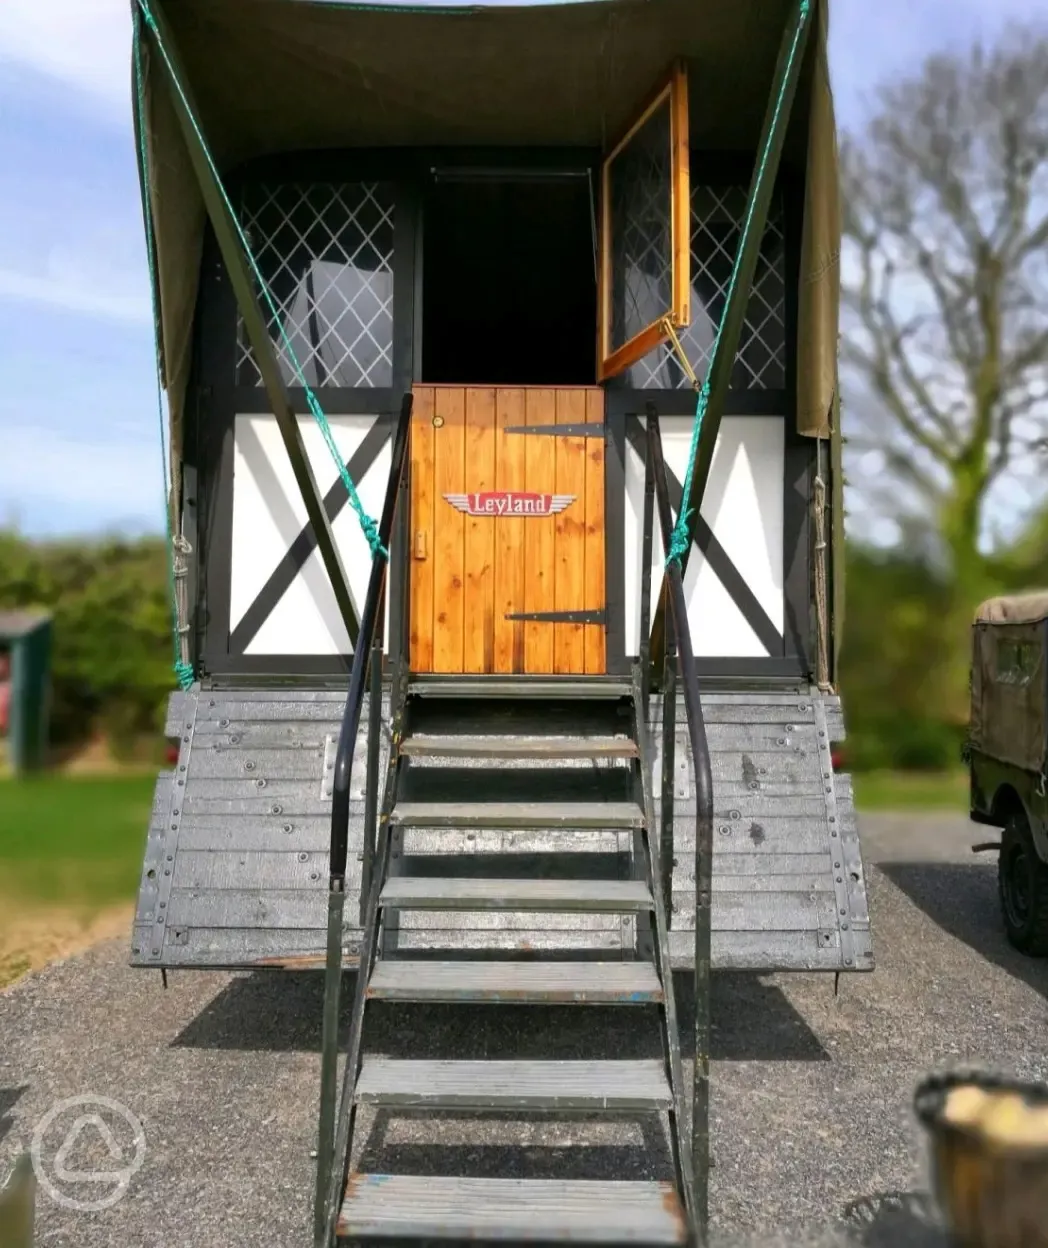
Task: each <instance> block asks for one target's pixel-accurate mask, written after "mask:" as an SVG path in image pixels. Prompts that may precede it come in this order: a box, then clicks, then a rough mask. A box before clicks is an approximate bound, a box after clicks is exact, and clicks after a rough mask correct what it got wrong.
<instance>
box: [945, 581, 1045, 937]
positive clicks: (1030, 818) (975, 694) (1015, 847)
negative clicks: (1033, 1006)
mask: <svg viewBox="0 0 1048 1248" xmlns="http://www.w3.org/2000/svg"><path fill="white" fill-rule="evenodd" d="M1046 655H1048V591H1046V590H1042V591H1041V592H1039V593H1031V594H1024V595H1019V596H1012V597H999V598H991V599H989V600H988V601H986V602H984V603H983V604H982V605H981V606H980V607H979V609H978V611H977V612H976V616H975V624H974V626H973V628H972V668H971V690H972V697H971V727H970V730H969V735H968V742H967V745H966V747H965V748H966V754H967V758H968V767H969V772H970V777H971V802H970V807H971V817H972V819H974V820H975V821H976V822H978V823H984V824H990V825H991V826H993V827H997V828H1001V829H1002V835H1001V842H1000V856H999V858H998V867H997V878H998V892H999V896H1000V903H1001V916H1002V918H1003V920H1004V928H1005V931H1006V932H1007V934H1008V939H1009V940H1010V941H1011V943H1012V944H1013V945H1014V946H1015V947H1016V949H1020V950H1021V951H1022V952H1023V953H1028V954H1033V955H1036V956H1039V957H1045V956H1048V796H1046V793H1045V789H1046V783H1045V780H1046V776H1048V663H1046V661H1045V658H1046ZM978 848H981V849H982V848H997V847H996V845H992V846H985V845H983V846H979V847H978Z"/></svg>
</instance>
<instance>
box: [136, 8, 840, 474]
mask: <svg viewBox="0 0 1048 1248" xmlns="http://www.w3.org/2000/svg"><path fill="white" fill-rule="evenodd" d="M828 2H829V0H817V3H816V5H815V22H814V25H813V28H812V32H811V38H810V39H809V41H808V46H807V53H806V57H805V63H804V66H803V71H802V75H801V78H800V81H799V84H798V90H797V95H796V98H795V102H794V106H793V112H792V115H791V122H790V128H789V131H788V133H787V140H786V146H785V148H784V151H783V169H784V170H786V171H789V172H790V173H791V174H792V175H793V176H796V175H797V174H801V175H802V176H803V178H804V185H805V195H804V204H805V207H804V225H803V236H802V260H801V266H802V267H801V274H800V290H799V312H798V315H799V325H798V340H799V348H798V351H799V358H798V367H797V378H798V381H797V385H798V393H797V425H798V428H799V430H800V432H801V433H804V434H807V435H810V436H815V437H828V436H829V421H830V409H831V404H832V402H833V395H834V391H835V387H836V356H837V329H838V321H837V317H838V302H839V256H840V207H839V197H838V185H837V144H836V133H835V128H834V116H833V101H832V97H831V94H830V82H829V72H828V69H827V57H826V36H827V21H828V18H827V7H828ZM154 3H157V4H158V7H159V4H162V8H163V13H164V15H165V16H166V18H167V23H168V25H169V27H170V30H171V33H172V37H173V39H174V42H175V43H176V44H177V53H178V55H179V57H180V59H181V62H182V66H183V72H184V74H185V77H186V79H187V81H186V82H185V83H184V84H183V85H184V86H185V87H186V88H187V89H188V92H189V94H190V97H191V98H192V100H193V102H194V106H195V108H196V110H197V112H198V120H199V122H200V125H201V127H202V129H203V131H204V133H205V135H206V137H207V140H208V144H209V147H210V148H211V151H212V152H213V154H214V157H215V160H216V162H217V164H218V166H219V168H220V169H221V170H222V172H223V175H227V174H228V173H229V172H230V171H231V170H233V169H235V168H237V167H238V166H240V165H242V164H243V163H244V162H245V161H249V160H251V159H253V158H256V157H261V156H275V155H282V154H286V153H292V152H301V151H309V150H318V149H328V150H331V149H339V148H342V149H345V148H354V147H356V148H367V147H370V148H379V147H397V146H409V145H416V146H430V147H436V146H445V147H448V146H466V145H472V146H484V145H514V146H535V147H539V146H561V145H574V146H580V147H581V146H592V147H594V148H595V149H600V148H605V147H606V146H607V145H608V144H609V142H611V141H613V140H614V138H615V137H616V135H617V133H618V131H620V130H621V128H622V127H623V126H624V125H626V124H628V122H629V119H630V117H631V116H632V114H633V113H634V112H635V111H636V108H637V106H638V103H639V102H641V101H642V100H643V99H644V98H645V96H646V95H647V94H648V93H649V92H650V91H651V89H652V86H653V84H655V83H656V82H657V81H658V79H659V78H660V76H662V75H663V74H665V72H666V71H667V69H668V67H669V65H670V64H671V63H672V61H673V60H674V59H676V58H683V59H684V60H685V62H686V63H687V65H688V67H689V76H690V80H691V82H692V84H693V85H692V89H691V92H690V104H691V107H690V111H691V118H690V121H689V129H690V133H691V137H692V143H693V147H694V148H695V149H696V150H699V151H702V150H706V151H754V150H755V148H756V146H757V142H758V139H759V135H760V129H761V123H762V120H763V117H764V113H765V109H766V107H767V106H768V100H769V96H770V93H771V89H772V83H773V78H774V70H775V64H776V58H777V56H778V52H779V45H780V41H781V39H782V35H783V31H784V30H785V29H786V23H787V21H790V20H792V15H793V14H794V13H795V12H796V0H732V3H730V4H729V3H725V2H724V0H587V2H586V3H561V4H537V5H528V6H524V5H505V6H501V5H499V6H486V7H479V8H478V7H473V8H466V7H463V8H459V9H457V10H455V9H450V8H448V7H443V8H436V7H433V8H425V7H422V6H420V5H418V4H415V5H414V6H410V7H409V6H407V5H398V4H387V5H380V4H368V5H364V4H360V5H353V4H342V3H331V2H327V3H319V2H310V0H154ZM145 44H146V47H145V53H146V55H145V63H146V92H145V94H146V106H145V117H144V118H142V119H141V124H144V126H145V130H146V146H147V150H148V157H149V162H150V191H151V202H152V205H153V215H154V220H155V223H156V251H157V271H158V276H159V286H160V322H161V324H160V332H159V338H160V346H161V359H162V368H163V377H164V383H165V387H166V390H167V395H168V402H169V408H170V413H171V435H172V439H171V440H172V448H173V451H174V453H175V456H176V458H178V456H179V454H180V450H181V445H182V437H181V433H182V417H183V411H184V408H185V401H186V387H187V383H188V378H189V369H190V352H191V342H192V332H193V317H194V311H195V304H196V294H197V284H198V280H199V272H200V257H201V246H202V240H203V233H204V221H205V214H204V207H203V202H202V200H201V196H200V191H199V188H198V186H197V183H196V180H195V176H194V172H193V168H192V165H191V164H190V161H189V155H188V150H187V148H186V145H185V141H184V139H183V136H182V132H181V129H180V127H179V123H178V120H177V116H176V113H175V108H174V105H173V103H172V96H171V91H170V85H169V83H168V82H167V79H166V70H165V67H164V65H163V64H162V63H161V62H160V60H159V58H158V57H157V56H156V55H150V53H151V51H152V48H151V44H150V40H149V38H148V37H147V38H146V39H145ZM702 176H703V175H702V169H701V168H693V169H692V180H693V182H701V180H702Z"/></svg>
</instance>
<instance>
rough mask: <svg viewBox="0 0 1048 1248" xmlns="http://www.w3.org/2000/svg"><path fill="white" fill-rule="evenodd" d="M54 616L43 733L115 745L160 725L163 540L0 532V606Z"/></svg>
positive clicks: (165, 649) (165, 661)
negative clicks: (48, 729) (41, 538)
mask: <svg viewBox="0 0 1048 1248" xmlns="http://www.w3.org/2000/svg"><path fill="white" fill-rule="evenodd" d="M18 607H42V608H46V609H47V610H49V611H51V612H52V613H53V615H54V653H53V659H52V663H53V667H52V689H53V693H52V739H53V740H54V742H55V743H56V744H59V745H64V744H72V743H75V742H80V741H84V740H86V739H87V738H89V737H90V736H91V735H92V734H94V733H97V732H101V733H104V734H105V735H106V736H107V737H108V738H109V739H110V740H111V741H112V742H113V743H114V744H115V745H116V746H117V747H118V748H119V747H123V746H127V745H129V744H130V743H131V742H133V741H134V740H135V739H136V738H138V737H140V736H142V735H145V734H153V733H156V732H157V730H158V729H159V728H160V727H161V724H162V716H163V710H164V704H165V700H166V695H167V693H168V692H169V691H170V690H171V689H172V688H173V685H174V681H173V677H172V674H171V635H170V629H171V616H170V608H169V607H168V580H167V565H166V562H165V555H164V546H163V543H162V542H161V541H158V540H156V539H151V538H147V539H142V540H138V541H125V540H122V539H120V538H106V539H102V540H99V541H96V542H74V541H67V542H29V541H27V540H25V539H24V538H22V537H20V536H19V535H18V534H16V533H13V532H2V531H0V608H18Z"/></svg>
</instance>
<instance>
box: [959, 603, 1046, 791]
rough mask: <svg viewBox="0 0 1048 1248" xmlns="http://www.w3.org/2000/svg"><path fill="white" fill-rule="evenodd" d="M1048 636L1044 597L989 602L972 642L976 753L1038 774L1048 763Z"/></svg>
mask: <svg viewBox="0 0 1048 1248" xmlns="http://www.w3.org/2000/svg"><path fill="white" fill-rule="evenodd" d="M1046 633H1048V591H1042V592H1040V593H1036V594H1024V595H1022V596H1017V597H1006V598H991V599H989V600H988V601H987V602H984V603H983V604H982V605H981V606H980V607H979V609H978V611H977V612H976V614H975V626H974V629H973V636H972V715H971V729H970V741H971V745H972V748H973V749H976V750H979V751H980V752H981V753H983V754H987V755H989V756H990V757H991V758H996V759H999V760H1000V761H1001V762H1003V763H1010V764H1012V765H1013V766H1015V767H1023V768H1025V769H1027V770H1030V771H1037V772H1043V770H1044V768H1045V765H1046V763H1048V758H1046V738H1048V714H1046V708H1045V701H1046V699H1045V681H1046V673H1045V637H1046Z"/></svg>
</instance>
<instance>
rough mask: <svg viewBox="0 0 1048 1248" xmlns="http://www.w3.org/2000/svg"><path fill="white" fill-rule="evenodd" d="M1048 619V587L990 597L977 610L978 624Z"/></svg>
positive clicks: (1038, 621)
mask: <svg viewBox="0 0 1048 1248" xmlns="http://www.w3.org/2000/svg"><path fill="white" fill-rule="evenodd" d="M1042 620H1048V589H1039V590H1034V591H1032V592H1030V593H1027V594H1007V595H1002V596H1000V597H997V598H988V599H987V600H986V601H985V602H983V603H980V604H979V607H978V609H977V610H976V612H975V622H976V623H977V624H1039V623H1040V622H1041V621H1042Z"/></svg>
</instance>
